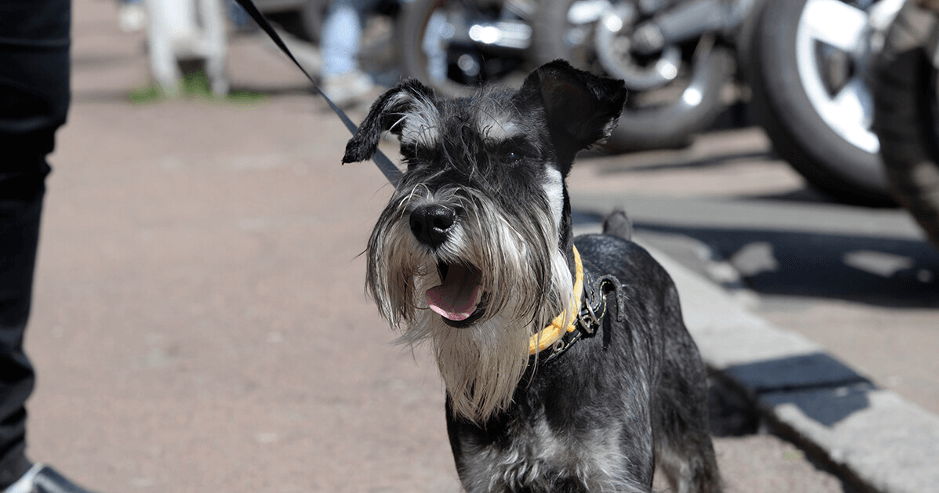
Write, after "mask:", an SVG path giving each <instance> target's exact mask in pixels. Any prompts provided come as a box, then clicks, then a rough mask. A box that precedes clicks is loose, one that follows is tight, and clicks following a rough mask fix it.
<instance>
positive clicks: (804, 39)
mask: <svg viewBox="0 0 939 493" xmlns="http://www.w3.org/2000/svg"><path fill="white" fill-rule="evenodd" d="M902 1H903V0H881V1H876V2H875V1H871V0H858V1H838V0H788V1H771V2H767V3H766V6H765V8H764V9H763V10H762V13H761V14H760V19H759V21H758V24H757V28H756V29H755V30H754V37H753V46H752V48H751V49H752V53H753V56H751V57H750V60H751V64H750V67H749V69H748V72H749V74H750V86H751V88H752V90H753V106H754V109H755V113H756V115H757V120H758V123H759V124H760V125H761V126H763V128H764V129H765V130H766V133H767V135H769V137H770V139H771V140H772V141H773V144H774V146H775V148H776V151H777V152H778V153H779V155H780V156H781V157H783V158H784V159H785V160H786V161H788V162H789V164H790V165H792V166H793V168H795V169H796V170H797V171H798V172H799V173H801V174H802V175H803V176H804V177H805V178H806V179H807V180H808V181H809V183H811V184H812V185H814V186H815V187H817V188H819V189H821V190H823V191H825V192H827V193H828V194H830V195H832V196H833V197H835V198H837V199H839V200H841V201H844V202H848V203H866V204H883V203H889V202H890V201H891V197H890V194H889V192H888V190H887V183H886V179H885V177H884V174H883V170H882V165H881V160H880V155H879V151H880V143H879V140H878V138H877V135H876V134H875V133H874V131H873V129H872V127H871V126H872V124H873V109H874V107H873V99H872V96H871V91H870V88H869V87H868V82H867V79H868V72H869V66H870V62H871V60H872V58H873V56H875V55H876V53H877V52H879V51H880V48H881V46H882V45H883V36H884V32H885V31H886V28H887V26H889V24H890V21H892V20H893V18H894V17H895V16H896V13H897V11H898V10H899V8H900V6H901V5H902Z"/></svg>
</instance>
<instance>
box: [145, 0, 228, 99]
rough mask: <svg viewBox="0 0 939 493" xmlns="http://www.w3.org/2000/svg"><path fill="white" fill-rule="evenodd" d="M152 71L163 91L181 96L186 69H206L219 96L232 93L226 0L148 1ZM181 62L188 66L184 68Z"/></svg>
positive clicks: (214, 90) (211, 86)
mask: <svg viewBox="0 0 939 493" xmlns="http://www.w3.org/2000/svg"><path fill="white" fill-rule="evenodd" d="M146 3H147V11H148V14H149V19H148V40H149V49H150V70H151V73H152V75H153V78H154V79H155V81H156V83H157V85H158V86H159V87H160V90H161V91H163V92H164V94H166V95H167V96H171V97H172V96H178V95H179V84H180V81H181V80H182V76H183V72H184V70H185V71H186V72H188V71H189V70H187V69H188V68H189V67H192V66H193V64H195V65H196V66H197V68H196V70H205V74H206V76H207V77H208V80H209V87H210V88H211V89H212V92H213V93H215V95H217V96H224V95H226V94H228V90H229V84H228V78H227V77H226V74H225V53H226V49H227V45H226V38H225V11H224V6H223V5H222V0H146ZM181 64H182V66H183V67H185V68H186V69H181Z"/></svg>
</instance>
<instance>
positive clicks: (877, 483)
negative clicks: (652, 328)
mask: <svg viewBox="0 0 939 493" xmlns="http://www.w3.org/2000/svg"><path fill="white" fill-rule="evenodd" d="M636 242H637V243H639V244H640V245H642V246H643V247H644V248H646V249H647V250H648V251H649V253H650V254H652V256H653V257H655V259H656V260H658V261H659V263H661V264H662V266H663V267H665V270H667V271H668V273H669V274H670V275H671V276H672V279H673V280H674V281H675V284H676V285H677V287H678V292H679V295H680V297H681V307H682V312H683V315H684V319H685V325H686V326H687V327H688V330H689V332H691V334H692V336H693V337H694V339H695V341H696V342H697V344H698V348H699V349H700V351H701V356H702V358H703V359H704V362H705V364H706V365H707V366H708V368H709V369H710V370H711V371H712V372H714V373H715V374H716V375H717V377H718V378H720V379H721V380H723V381H725V382H727V383H729V384H730V385H731V386H733V387H735V388H736V389H737V390H738V391H740V392H742V393H743V394H744V395H745V396H746V397H747V398H748V399H749V400H750V402H751V403H752V404H753V405H754V407H755V408H756V409H757V411H758V412H759V413H760V414H761V415H762V417H763V418H765V419H767V421H768V422H769V423H770V424H772V425H773V426H774V427H775V428H776V429H777V430H778V431H779V432H781V433H783V434H784V435H786V436H787V438H790V439H791V440H793V441H795V442H796V443H797V444H799V445H801V446H802V447H803V448H805V449H806V450H808V451H809V452H810V453H811V454H813V455H815V456H816V458H818V459H821V460H823V461H824V462H826V463H828V464H829V465H831V466H833V467H834V469H835V470H836V471H837V472H838V473H839V474H840V475H841V476H842V478H843V479H845V480H847V481H849V482H851V483H853V484H854V486H856V487H858V488H860V489H862V490H863V491H874V492H881V493H914V492H922V491H930V490H933V489H934V488H935V487H936V485H937V484H939V466H937V465H936V457H939V417H937V416H935V415H933V414H931V413H929V412H927V411H925V410H924V409H922V408H920V407H919V406H916V405H914V404H912V403H910V402H908V401H906V400H905V399H903V398H902V397H901V396H900V395H898V394H897V393H895V392H891V391H888V390H883V389H880V388H878V387H876V386H875V385H874V384H873V383H871V382H870V381H869V380H868V379H867V378H865V377H864V376H862V375H860V374H858V373H857V372H855V371H854V370H852V369H851V368H849V367H848V366H846V365H844V364H843V363H841V362H840V361H838V360H837V359H836V358H834V357H833V356H831V355H829V354H828V353H827V352H826V351H825V348H823V347H822V346H821V345H819V344H817V343H815V342H813V341H811V340H809V339H807V338H805V337H803V336H802V335H801V334H798V333H795V332H791V331H787V330H783V329H780V328H777V327H774V326H773V325H771V324H770V323H769V322H767V321H766V320H764V319H762V318H760V317H758V316H757V315H755V314H754V313H753V312H751V311H749V310H747V309H746V308H744V307H743V306H742V305H741V303H740V302H739V301H738V300H737V299H735V298H734V297H733V296H732V295H730V294H729V293H728V292H726V291H725V290H723V289H722V288H720V287H718V286H716V285H715V284H713V283H712V282H711V281H709V280H707V279H705V278H704V277H702V276H701V275H699V274H697V273H695V272H693V271H691V270H690V269H688V268H686V267H684V266H683V265H681V264H679V263H678V262H677V261H675V260H673V259H672V258H670V257H669V256H667V255H665V254H664V253H662V252H661V251H658V250H657V249H655V248H654V247H651V246H649V245H648V244H647V243H644V242H643V241H642V238H641V237H640V238H637V239H636Z"/></svg>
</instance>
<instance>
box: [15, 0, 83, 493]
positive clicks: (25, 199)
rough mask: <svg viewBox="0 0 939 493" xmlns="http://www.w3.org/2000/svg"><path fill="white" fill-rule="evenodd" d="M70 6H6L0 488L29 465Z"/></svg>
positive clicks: (42, 2)
mask: <svg viewBox="0 0 939 493" xmlns="http://www.w3.org/2000/svg"><path fill="white" fill-rule="evenodd" d="M70 7H71V6H70V3H69V0H0V489H4V488H6V486H7V485H8V484H10V483H12V482H14V481H15V480H16V479H18V478H19V477H20V476H21V475H22V474H23V473H24V472H25V470H26V468H28V467H29V463H28V462H27V460H26V457H25V455H24V450H25V447H26V442H25V432H26V411H25V407H24V403H25V401H26V399H27V398H28V397H29V394H30V393H31V391H32V388H33V383H34V376H33V370H32V366H31V365H30V364H29V360H28V359H27V357H26V354H25V353H24V352H23V333H24V331H25V329H26V321H27V318H28V316H29V307H30V299H31V294H32V283H33V270H34V265H35V260H36V247H37V244H38V235H39V218H40V212H41V210H42V196H43V190H44V188H43V181H44V179H45V176H46V174H47V173H48V170H49V168H48V166H47V165H46V161H45V156H46V155H47V154H49V153H50V152H52V149H53V146H54V137H55V131H56V129H57V128H58V127H59V126H60V125H62V124H63V123H64V122H65V116H66V112H67V109H68V103H69V51H68V50H69V27H70V26H69V24H70V15H71V12H70Z"/></svg>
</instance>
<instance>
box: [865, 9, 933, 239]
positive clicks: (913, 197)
mask: <svg viewBox="0 0 939 493" xmlns="http://www.w3.org/2000/svg"><path fill="white" fill-rule="evenodd" d="M871 87H872V88H873V91H874V109H875V118H874V130H875V131H876V134H877V136H878V137H879V139H880V144H881V145H880V154H881V156H882V157H883V162H884V167H885V171H886V175H887V178H888V181H889V183H890V185H891V190H892V191H893V193H894V196H895V197H896V199H897V201H898V202H900V204H901V205H903V206H904V207H905V208H906V209H907V210H909V211H910V213H911V214H912V215H913V217H914V218H915V219H916V221H917V222H919V224H920V226H922V227H923V229H924V230H925V231H926V234H927V235H928V236H929V238H930V240H931V241H932V243H933V245H934V246H935V247H937V248H939V147H937V146H939V92H937V90H939V1H935V0H932V1H929V0H918V1H908V2H906V3H905V5H904V6H903V8H902V10H901V11H900V13H899V15H898V16H897V18H896V20H894V22H893V23H892V24H891V26H890V29H889V31H888V32H887V36H886V39H885V41H884V47H883V50H882V51H881V52H880V54H879V55H878V57H877V59H876V60H875V62H874V68H873V71H872V76H871Z"/></svg>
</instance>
